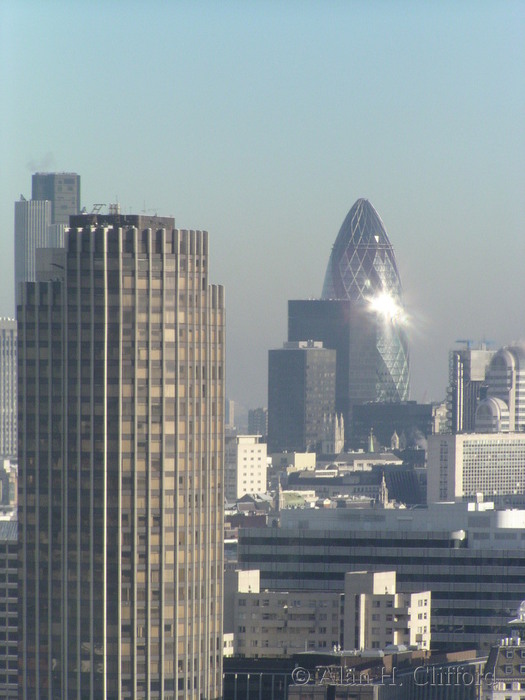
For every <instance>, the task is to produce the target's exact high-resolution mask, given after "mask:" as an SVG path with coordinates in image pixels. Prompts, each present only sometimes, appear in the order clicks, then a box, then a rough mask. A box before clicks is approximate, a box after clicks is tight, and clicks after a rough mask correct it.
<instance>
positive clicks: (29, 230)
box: [15, 197, 53, 304]
mask: <svg viewBox="0 0 525 700" xmlns="http://www.w3.org/2000/svg"><path fill="white" fill-rule="evenodd" d="M50 224H51V202H48V201H32V200H29V201H28V200H27V199H24V197H21V199H20V201H19V202H15V298H16V302H17V304H18V301H19V291H20V290H19V285H20V283H21V282H34V281H35V280H36V251H37V249H38V248H49V247H53V246H51V245H50V241H49V227H50Z"/></svg>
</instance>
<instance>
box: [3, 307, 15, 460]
mask: <svg viewBox="0 0 525 700" xmlns="http://www.w3.org/2000/svg"><path fill="white" fill-rule="evenodd" d="M16 337H17V336H16V321H15V320H13V319H10V318H0V459H6V458H8V459H16V455H17V450H18V444H17V433H16V426H17V419H18V415H17V391H18V386H17V379H16V377H17V374H16V357H17V352H16Z"/></svg>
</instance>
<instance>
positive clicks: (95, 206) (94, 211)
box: [91, 204, 106, 214]
mask: <svg viewBox="0 0 525 700" xmlns="http://www.w3.org/2000/svg"><path fill="white" fill-rule="evenodd" d="M105 206H106V205H105V204H93V209H92V210H91V213H92V214H100V210H101V209H102V207H105Z"/></svg>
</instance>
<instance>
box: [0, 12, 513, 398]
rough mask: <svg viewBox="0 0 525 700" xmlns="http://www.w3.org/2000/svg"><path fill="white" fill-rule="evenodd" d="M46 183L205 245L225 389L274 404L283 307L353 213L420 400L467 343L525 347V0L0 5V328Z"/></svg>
mask: <svg viewBox="0 0 525 700" xmlns="http://www.w3.org/2000/svg"><path fill="white" fill-rule="evenodd" d="M36 171H50V172H51V171H72V172H77V173H79V174H80V175H81V178H82V204H83V205H84V206H86V208H87V210H88V211H90V210H91V208H92V206H93V204H95V203H105V204H109V203H111V202H115V201H118V202H119V203H120V205H121V210H122V211H123V212H125V213H140V212H141V211H147V212H148V213H158V214H159V215H163V216H169V215H173V216H175V219H176V225H177V227H178V228H196V229H205V230H207V231H209V232H210V248H211V250H210V255H211V257H210V281H212V282H213V283H219V284H223V285H224V286H225V289H226V304H227V394H228V397H229V398H231V399H234V400H236V401H238V402H239V403H240V404H242V405H244V406H247V407H251V408H252V407H257V406H265V405H267V364H268V350H269V349H271V348H277V347H281V345H282V343H283V342H284V341H285V340H286V332H287V330H286V329H287V301H288V300H289V299H302V298H310V297H319V296H320V294H321V289H322V284H323V278H324V273H325V269H326V265H327V262H328V257H329V255H330V251H331V246H332V244H333V242H334V240H335V238H336V236H337V233H338V231H339V228H340V226H341V223H342V222H343V220H344V218H345V216H346V214H347V212H348V210H349V209H350V207H351V206H352V204H353V203H354V202H355V200H356V199H358V198H359V197H365V198H366V199H368V200H369V201H370V202H371V203H372V204H373V206H374V207H375V209H376V210H377V211H378V213H379V215H380V216H381V218H382V220H383V222H384V224H385V227H386V229H387V231H388V234H389V237H390V240H391V243H392V245H393V246H394V250H395V253H396V258H397V264H398V268H399V271H400V275H401V279H402V283H403V288H404V295H405V302H406V305H407V308H408V312H409V315H410V317H411V351H410V352H411V358H410V359H411V375H412V381H411V398H412V399H415V400H418V401H425V402H427V401H439V400H442V399H443V398H444V397H445V393H446V384H447V375H448V351H449V350H450V349H451V348H453V347H455V346H456V341H457V340H459V339H471V340H472V341H479V340H487V341H490V342H492V343H493V344H494V347H495V348H497V347H500V346H501V345H504V344H508V343H511V342H513V341H516V340H519V339H523V338H525V303H524V302H525V274H524V270H525V265H524V263H525V227H524V221H525V216H524V215H525V197H524V194H525V2H522V1H521V0H519V1H518V0H506V1H505V2H502V1H501V0H494V1H489V0H486V1H484V0H472V1H470V0H463V1H462V2H460V3H458V2H457V1H455V0H454V1H453V2H449V1H447V0H439V2H438V1H437V0H434V1H433V2H432V1H431V0H427V1H426V2H416V1H412V2H408V1H403V0H391V1H387V0H381V1H380V0H362V1H357V0H355V1H352V0H346V1H344V2H343V1H336V0H323V1H319V2H317V1H314V0H288V1H286V0H281V1H280V2H278V1H277V0H265V1H263V0H259V1H257V0H252V1H237V2H234V1H231V0H222V1H221V2H218V1H215V2H212V1H211V0H209V1H204V0H192V1H191V2H189V1H188V2H184V1H182V0H181V1H179V2H177V1H175V0H174V1H172V2H169V1H167V0H166V1H161V0H150V1H149V2H147V3H146V2H138V1H137V0H135V1H133V0H126V1H125V2H124V1H123V0H122V1H118V0H104V1H96V0H95V1H91V2H85V1H81V0H77V1H75V0H67V2H66V1H58V0H45V1H44V0H39V1H38V2H37V1H34V0H33V1H31V0H0V231H1V233H0V315H1V316H13V314H14V281H13V265H14V262H13V261H14V246H13V227H14V224H13V218H14V202H15V201H16V200H17V199H19V197H20V194H23V195H24V196H26V197H27V198H29V197H30V195H31V174H32V173H33V172H36Z"/></svg>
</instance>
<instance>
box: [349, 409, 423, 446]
mask: <svg viewBox="0 0 525 700" xmlns="http://www.w3.org/2000/svg"><path fill="white" fill-rule="evenodd" d="M353 415H354V422H353V437H354V439H355V441H356V442H357V443H360V444H365V443H366V440H367V438H368V436H369V435H370V431H371V430H373V432H374V436H375V437H377V438H378V440H379V444H380V445H382V446H383V447H387V446H390V443H391V440H392V436H393V434H394V433H396V434H397V435H398V437H399V438H400V439H401V436H403V441H404V444H405V446H406V447H413V446H415V445H418V444H421V443H424V441H425V439H426V438H427V437H428V435H432V433H433V407H432V404H430V403H427V404H420V403H417V402H416V401H403V402H398V403H389V402H384V401H380V402H379V401H377V402H369V403H365V404H361V405H358V406H355V407H354V414H353Z"/></svg>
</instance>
